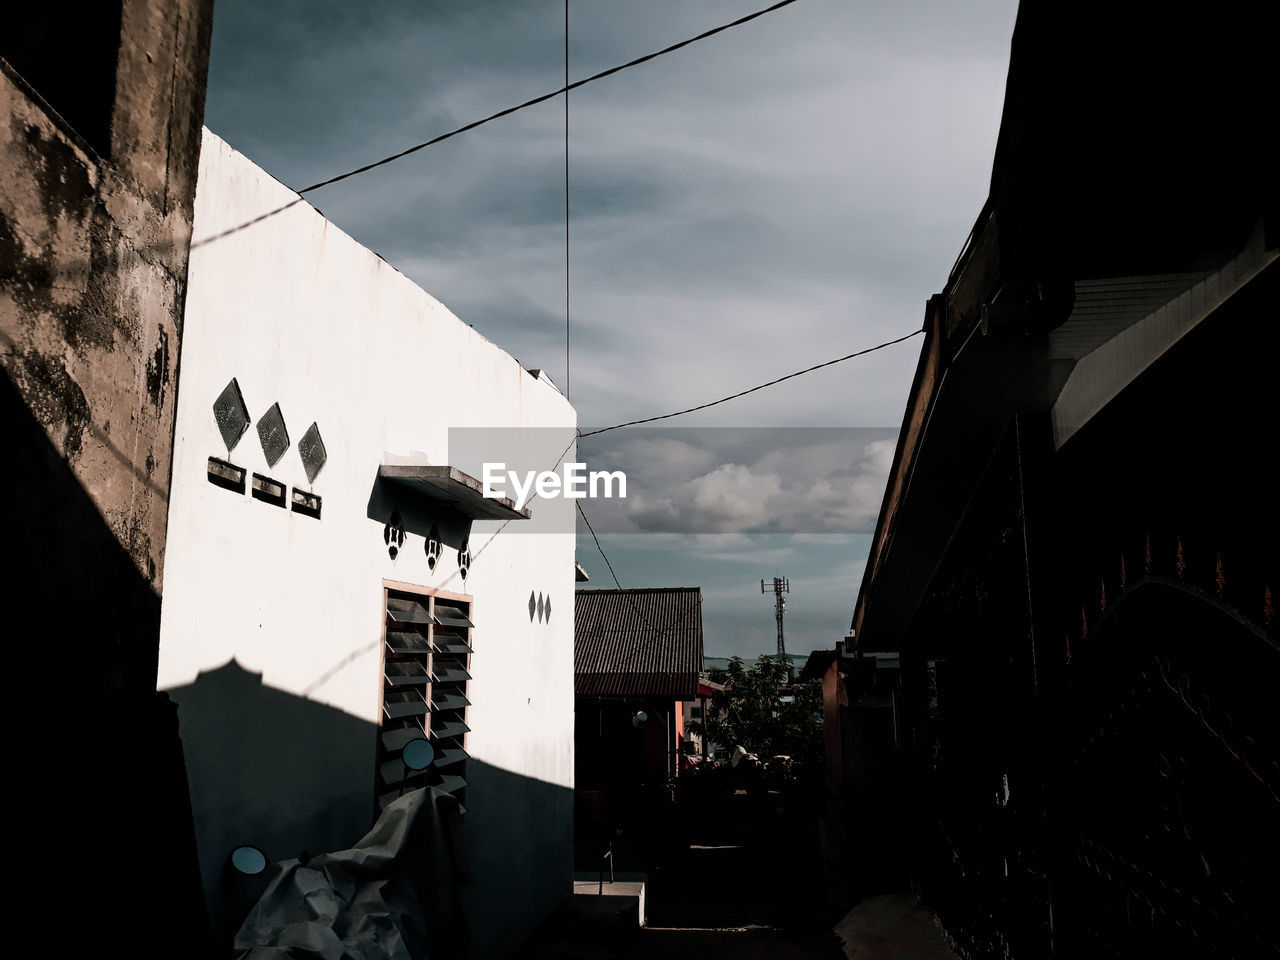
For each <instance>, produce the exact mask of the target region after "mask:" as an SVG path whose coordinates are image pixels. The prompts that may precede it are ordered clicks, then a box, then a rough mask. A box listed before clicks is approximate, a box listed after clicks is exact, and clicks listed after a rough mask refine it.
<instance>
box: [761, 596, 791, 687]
mask: <svg viewBox="0 0 1280 960" xmlns="http://www.w3.org/2000/svg"><path fill="white" fill-rule="evenodd" d="M770 590H772V591H773V598H774V599H773V613H774V616H776V617H777V618H778V659H780V660H781V659H783V658H784V657H786V655H787V646H786V644H785V643H784V642H783V634H782V617H783V615H784V614H785V613H786V612H787V598H786V597H784V596H783V594H784V593H790V592H791V582H790V581H789V580H787V578H786V577H774V578H773V583H772V584H770V583H769V581H768V580H761V581H760V592H761V593H768V592H769V591H770ZM786 664H787V672H788V673H790V672H791V662H790V661H786Z"/></svg>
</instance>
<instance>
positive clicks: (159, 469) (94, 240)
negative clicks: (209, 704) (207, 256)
mask: <svg viewBox="0 0 1280 960" xmlns="http://www.w3.org/2000/svg"><path fill="white" fill-rule="evenodd" d="M211 8H212V4H211V3H210V2H208V0H169V2H153V3H146V2H142V0H116V2H114V3H113V2H103V3H94V4H79V3H66V2H56V0H55V2H51V3H43V4H33V5H27V7H25V8H22V9H18V8H15V9H13V10H6V12H5V13H3V14H0V366H2V367H3V374H4V375H3V377H2V378H0V397H2V401H0V402H3V405H4V410H3V412H2V413H0V423H2V424H3V434H2V436H0V444H2V448H3V450H4V467H3V475H4V481H3V487H2V488H0V500H2V501H3V504H4V505H3V508H0V509H2V511H3V513H2V514H0V529H3V531H4V537H5V556H6V560H7V562H6V564H5V567H6V571H7V572H6V574H5V578H4V599H5V603H4V608H5V611H6V621H5V629H4V635H5V637H6V639H7V640H8V641H9V643H8V646H9V648H10V653H9V657H10V659H9V660H8V662H7V665H6V671H5V674H6V677H7V697H6V700H7V702H8V703H9V704H10V705H11V707H18V709H19V710H20V711H21V713H22V714H23V715H24V716H25V717H26V719H27V722H26V723H25V724H23V725H22V727H20V728H17V729H15V730H14V731H13V732H14V736H13V738H12V739H13V740H14V742H15V743H16V744H17V746H18V749H17V753H16V757H15V758H14V759H15V760H16V762H13V763H12V764H11V766H10V771H11V775H12V776H13V778H14V779H13V783H14V785H15V787H16V789H12V790H11V791H10V795H11V796H16V797H17V803H16V809H17V814H16V816H14V817H12V819H11V820H10V823H11V829H12V832H13V833H14V834H16V839H17V844H16V849H15V856H14V857H13V859H12V861H11V863H13V864H14V865H15V867H16V868H17V870H18V873H19V877H20V879H19V881H18V883H19V887H20V889H21V890H22V900H21V904H22V905H21V907H20V908H19V909H17V910H15V911H14V915H15V917H19V918H20V919H19V920H18V924H19V931H20V933H19V936H22V935H23V934H29V935H30V938H31V941H32V945H33V947H35V949H32V950H31V951H29V952H31V953H33V954H36V955H42V954H43V955H48V954H65V953H70V954H75V953H80V952H90V951H94V952H96V951H100V950H111V949H112V948H117V947H118V948H121V949H126V950H127V951H128V952H131V953H137V954H139V955H147V956H149V955H152V954H157V953H164V954H165V955H166V956H171V955H173V954H174V953H179V954H181V953H191V952H193V951H195V952H198V950H199V938H200V936H201V928H202V926H203V915H202V907H201V906H200V900H199V897H198V886H196V885H195V875H194V861H193V859H192V839H191V822H190V809H189V804H188V802H187V794H186V780H185V775H184V772H183V764H182V753H181V747H180V745H179V741H178V734H177V722H176V716H175V713H174V710H173V707H172V705H171V704H169V703H168V701H167V699H165V698H162V697H158V696H157V694H156V654H157V643H158V631H159V611H160V592H161V571H162V569H163V564H164V547H165V532H166V519H167V511H168V504H167V492H168V484H169V465H170V451H171V449H172V442H173V416H174V407H175V395H176V391H177V385H178V369H177V357H178V345H179V340H180V337H181V330H182V310H183V302H184V290H185V283H186V271H187V255H188V245H189V241H190V234H191V219H192V203H193V199H194V195H195V181H196V161H197V155H198V151H199V143H200V124H201V119H202V116H203V112H204V90H205V72H206V68H207V63H208V51H209V33H210V28H211V17H212V10H211ZM68 921H73V922H70V923H68Z"/></svg>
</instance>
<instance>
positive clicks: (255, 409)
mask: <svg viewBox="0 0 1280 960" xmlns="http://www.w3.org/2000/svg"><path fill="white" fill-rule="evenodd" d="M259 218H260V219H259ZM184 333H185V337H184V341H183V351H182V359H181V362H182V373H183V386H182V393H181V396H180V397H179V402H178V411H177V441H176V444H175V450H174V462H173V474H172V485H171V489H170V502H171V515H170V526H169V551H168V556H167V558H166V564H165V580H166V583H167V586H168V589H167V591H166V594H165V597H164V607H163V617H162V630H161V643H160V665H159V676H160V684H161V686H162V687H163V688H165V689H167V690H168V691H169V692H170V694H171V696H172V697H173V699H174V700H176V701H177V703H178V705H179V716H180V721H181V732H182V738H183V743H184V745H185V748H186V755H187V762H188V768H189V772H190V785H191V797H192V806H193V810H194V822H195V834H196V841H197V845H198V848H199V858H200V867H201V873H202V877H203V882H204V889H205V894H206V898H207V902H208V906H209V911H210V915H211V917H212V918H213V921H214V925H215V929H216V930H217V932H218V933H219V935H220V936H221V937H222V938H224V939H225V938H226V937H228V936H230V934H231V932H232V931H234V929H235V927H236V926H237V925H238V923H239V922H240V920H241V919H243V915H244V910H245V909H246V904H245V902H244V900H243V896H242V891H240V890H239V889H238V888H237V883H238V881H236V879H235V878H234V877H233V876H232V875H231V873H230V869H229V863H228V859H229V856H230V854H231V852H232V851H233V850H234V849H236V848H238V847H240V846H242V845H252V846H255V847H257V848H258V849H259V850H261V851H262V853H263V854H265V856H266V857H267V859H269V860H271V861H273V862H281V861H289V860H292V859H294V858H299V857H300V855H301V854H303V852H304V851H306V852H307V854H310V855H316V854H320V853H324V852H328V851H335V850H342V849H344V848H348V847H350V846H351V845H352V844H354V843H355V842H356V841H357V840H359V839H360V837H361V836H362V834H364V833H365V831H366V830H367V829H368V828H369V827H370V825H371V824H372V823H373V821H374V818H375V816H377V814H378V812H379V811H380V810H381V809H382V808H383V807H385V806H386V805H387V804H388V803H389V802H391V801H393V800H394V799H395V798H397V797H398V796H399V795H400V794H401V793H403V792H405V791H412V790H413V789H414V788H417V787H422V786H430V787H432V788H434V789H436V790H439V791H442V792H444V793H446V794H449V795H452V796H454V797H457V798H459V799H460V800H461V803H462V806H463V807H464V808H465V814H464V815H463V817H462V826H461V839H462V847H463V849H464V851H465V854H466V861H467V863H468V864H469V869H467V870H464V869H463V868H462V866H461V865H459V867H458V870H457V871H456V872H455V873H453V874H449V876H448V882H447V884H445V885H444V886H439V885H438V886H437V888H436V889H437V894H438V896H439V897H441V898H443V897H448V898H450V900H451V902H453V903H454V904H455V906H456V914H457V916H458V917H460V919H458V920H457V923H459V924H461V927H460V928H455V929H454V930H453V932H454V933H457V934H458V935H459V936H465V938H466V941H467V942H468V943H469V947H468V950H469V953H470V955H472V956H480V957H483V956H501V955H505V954H508V953H510V952H511V950H513V949H514V947H515V946H516V945H517V944H518V943H519V942H520V941H521V939H522V938H523V937H524V936H525V935H527V934H528V933H529V932H530V931H531V930H532V929H533V928H534V926H536V924H537V923H538V922H540V921H541V920H542V919H543V918H544V917H545V916H546V914H547V913H548V912H549V911H550V910H551V909H553V908H554V907H555V906H556V905H557V904H558V903H560V902H561V901H562V900H563V899H565V898H566V897H567V896H568V894H569V891H570V880H571V875H570V873H571V845H572V832H571V831H572V821H571V817H572V788H573V718H572V709H573V666H572V657H573V653H572V636H573V633H572V631H573V626H572V624H573V603H572V592H573V589H574V586H573V585H574V576H573V551H574V539H573V534H572V528H571V527H568V528H565V529H563V530H557V529H552V530H544V531H542V532H526V531H525V530H524V529H522V528H523V527H529V526H532V525H535V524H536V523H538V521H539V517H538V514H539V512H540V511H543V510H544V507H545V506H546V504H545V503H542V502H535V503H534V504H533V505H532V506H531V507H530V508H526V509H524V510H516V509H515V508H514V505H513V504H511V502H510V501H504V502H499V501H496V500H493V499H488V498H484V497H482V496H481V495H480V492H479V490H478V486H479V485H478V482H477V481H476V479H475V478H476V477H477V476H478V475H479V473H480V471H479V469H478V468H477V466H476V465H475V464H468V463H460V462H459V460H458V459H457V457H458V455H459V449H458V437H459V434H458V430H459V428H485V429H488V430H492V431H494V436H495V437H497V440H496V441H495V442H496V443H497V444H498V446H497V453H498V455H499V456H498V457H497V458H496V459H503V460H509V461H511V462H512V463H513V465H514V463H515V462H516V460H518V458H519V456H520V455H521V454H520V452H519V451H517V450H514V449H510V450H509V449H507V448H508V447H512V448H514V447H515V446H518V439H519V436H522V435H523V434H522V433H521V430H522V429H523V428H525V427H538V428H556V429H554V430H549V429H544V430H543V431H542V432H550V433H562V434H563V435H564V436H566V437H569V438H571V437H572V436H573V432H574V427H575V423H576V417H575V413H574V410H573V408H572V407H571V406H570V405H569V402H568V401H567V400H566V399H565V398H564V397H563V396H562V395H561V394H560V393H559V392H558V391H557V390H556V388H555V386H554V385H553V384H552V383H551V382H550V381H549V380H548V379H547V378H546V376H545V375H543V376H539V377H535V376H534V375H532V374H531V373H530V372H528V371H526V370H524V369H522V368H521V366H520V364H519V363H518V362H517V361H516V360H514V359H513V358H512V357H510V356H509V355H507V354H506V353H504V352H503V351H502V350H501V349H499V348H498V347H497V346H496V345H494V344H493V343H491V342H489V341H488V340H486V339H485V338H484V337H483V336H481V335H480V334H479V333H477V332H476V331H475V330H474V329H472V328H471V327H469V326H467V325H466V324H464V323H463V322H461V321H460V320H459V319H458V318H457V317H455V316H454V315H453V314H451V313H450V312H449V311H448V310H447V309H446V308H445V307H444V306H443V305H442V304H440V303H439V302H438V301H436V300H435V299H433V298H432V297H431V296H429V295H428V294H427V293H425V292H423V291H422V290H421V289H419V288H418V287H417V286H415V285H414V284H413V283H412V282H410V281H409V280H408V279H407V278H406V277H404V276H402V275H401V274H400V273H398V272H397V271H396V270H395V269H394V268H392V267H391V266H389V265H388V264H387V263H386V262H385V261H383V260H382V259H381V258H380V257H378V256H377V255H376V254H374V253H372V252H371V251H369V250H367V249H365V248H364V247H362V246H360V245H359V244H358V243H356V242H355V241H354V240H352V239H351V238H350V237H348V236H347V235H345V234H344V233H342V232H341V231H340V230H338V229H337V228H336V227H335V226H334V225H333V224H331V223H330V222H328V221H327V220H326V219H325V218H324V217H323V216H322V215H321V214H320V213H319V212H318V211H316V210H315V209H314V208H312V207H311V206H309V205H308V204H306V203H305V202H302V201H301V200H300V198H299V197H298V195H297V194H295V193H293V192H292V191H290V190H289V189H288V188H286V187H284V186H283V185H281V184H280V183H278V182H276V181H275V180H273V179H272V178H271V177H269V176H268V175H267V174H266V173H264V172H263V171H262V170H260V169H259V168H258V167H256V166H255V165H254V164H253V163H251V162H250V161H249V160H248V159H246V158H245V157H244V156H242V155H241V154H239V153H237V152H236V151H234V150H233V149H232V148H231V147H230V146H228V145H227V144H226V143H224V142H223V141H221V140H219V139H218V138H217V137H216V136H214V135H213V134H211V133H209V132H207V131H206V133H205V138H204V147H203V151H202V154H201V165H200V181H199V188H198V191H197V195H196V213H195V242H194V244H193V252H192V257H191V266H190V274H189V290H188V297H187V311H186V323H185V331H184ZM534 432H537V431H534ZM530 466H531V467H532V466H534V465H530ZM536 466H538V467H540V468H542V469H546V468H549V467H551V466H552V464H551V463H542V464H536ZM530 515H531V517H532V519H530ZM423 739H425V740H427V741H428V743H429V744H430V746H431V747H432V751H431V757H430V761H431V762H430V764H429V766H427V767H426V768H425V769H423V770H421V771H416V770H415V769H410V766H409V764H408V763H407V762H406V759H407V758H406V754H405V752H404V751H405V748H406V747H407V745H409V744H410V743H412V742H413V741H415V740H417V741H419V743H420V741H421V740H423ZM415 749H418V748H415ZM303 859H305V857H303ZM241 886H243V884H241Z"/></svg>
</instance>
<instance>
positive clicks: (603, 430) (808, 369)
mask: <svg viewBox="0 0 1280 960" xmlns="http://www.w3.org/2000/svg"><path fill="white" fill-rule="evenodd" d="M922 333H924V329H923V328H921V329H919V330H913V331H911V333H908V334H906V335H904V336H901V337H898V338H897V339H895V340H886V341H885V342H884V343H878V344H876V345H875V346H874V347H867V348H866V349H865V350H857V351H855V352H853V353H847V354H845V355H844V356H843V357H836V358H835V359H834V360H827V361H825V362H823V363H815V364H814V365H813V366H812V367H805V368H804V369H803V370H797V371H796V372H795V373H788V374H787V375H786V376H785V377H778V378H777V379H776V380H770V381H769V382H768V383H761V384H758V385H757V386H754V387H750V388H748V389H746V390H739V391H738V392H737V393H731V394H729V396H727V397H721V398H720V399H719V400H711V401H709V402H707V403H700V404H698V405H697V406H696V407H686V408H685V409H683V410H676V411H675V412H674V413H663V414H660V415H658V416H656V417H644V418H642V419H640V420H628V421H626V422H625V423H615V424H613V425H612V426H608V427H600V428H599V429H598V430H588V431H587V432H586V433H581V432H580V433H579V434H578V438H579V439H585V438H587V437H594V436H596V435H597V434H601V433H608V432H609V431H610V430H621V429H622V428H623V427H634V426H637V425H639V424H642V423H654V422H655V421H658V420H670V419H671V418H672V417H682V416H684V415H685V414H686V413H694V412H696V411H698V410H706V409H707V408H708V407H715V406H719V405H720V404H722V403H728V402H729V401H730V400H737V399H738V398H739V397H745V396H746V395H747V394H749V393H755V392H756V391H757V390H763V389H765V387H772V386H774V385H776V384H779V383H782V382H784V381H786V380H794V379H795V378H796V377H802V376H804V375H805V374H806V373H813V371H815V370H821V369H822V368H823V367H830V366H833V365H835V364H837V363H844V361H846V360H852V359H853V358H854V357H862V356H865V355H866V354H868V353H875V352H876V351H877V350H883V349H884V348H885V347H891V346H893V345H894V344H895V343H902V341H904V340H910V339H911V338H912V337H918V336H919V335H920V334H922Z"/></svg>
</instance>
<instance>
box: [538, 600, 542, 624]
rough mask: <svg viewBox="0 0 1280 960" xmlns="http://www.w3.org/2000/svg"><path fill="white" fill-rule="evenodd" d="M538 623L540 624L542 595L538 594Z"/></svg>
mask: <svg viewBox="0 0 1280 960" xmlns="http://www.w3.org/2000/svg"><path fill="white" fill-rule="evenodd" d="M538 622H539V623H541V622H542V594H538Z"/></svg>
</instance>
